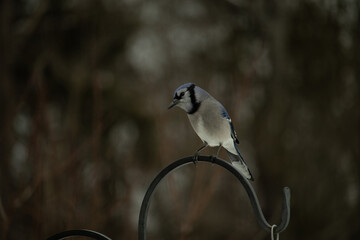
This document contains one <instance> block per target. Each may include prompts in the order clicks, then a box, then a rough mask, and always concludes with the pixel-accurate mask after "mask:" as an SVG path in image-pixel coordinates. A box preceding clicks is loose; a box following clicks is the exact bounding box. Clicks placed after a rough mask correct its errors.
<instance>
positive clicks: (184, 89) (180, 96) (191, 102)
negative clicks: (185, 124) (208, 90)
mask: <svg viewBox="0 0 360 240" xmlns="http://www.w3.org/2000/svg"><path fill="white" fill-rule="evenodd" d="M199 89H200V88H199V87H197V86H196V85H195V84H194V83H185V84H183V85H181V86H180V87H178V88H177V89H176V90H175V93H174V97H173V101H172V102H171V104H170V105H169V107H168V109H170V108H172V107H174V106H177V107H179V108H181V109H183V110H184V111H185V112H187V113H188V114H192V113H195V112H196V111H197V110H198V108H199V107H200V103H201V101H199V96H198V95H199V94H198V92H199Z"/></svg>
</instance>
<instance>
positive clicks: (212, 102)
mask: <svg viewBox="0 0 360 240" xmlns="http://www.w3.org/2000/svg"><path fill="white" fill-rule="evenodd" d="M175 106H176V107H179V108H181V109H183V110H184V111H185V112H186V113H187V116H188V118H189V121H190V123H191V126H192V127H193V129H194V131H195V132H196V134H197V135H198V136H199V137H200V139H201V140H202V141H203V143H204V145H203V146H202V147H201V148H199V149H198V150H197V151H196V152H195V154H194V159H195V160H194V163H196V161H197V159H198V154H199V152H200V151H202V150H203V149H205V148H206V147H208V146H209V147H218V149H217V152H216V156H215V157H217V156H218V154H219V151H220V149H221V148H222V147H223V148H225V150H226V152H227V154H228V157H229V159H230V161H231V163H232V165H233V166H234V167H235V169H236V170H237V171H238V172H240V173H241V174H242V176H244V177H245V178H246V179H248V180H251V181H254V178H253V176H252V174H251V172H250V169H249V168H248V166H247V164H246V162H245V160H244V158H243V156H242V155H241V153H240V151H239V149H238V148H237V146H236V144H239V140H238V138H237V135H236V132H235V130H234V126H233V124H232V122H231V118H230V116H229V114H228V113H227V111H226V109H225V108H224V106H223V105H222V104H221V103H220V102H219V101H217V100H216V99H215V98H214V97H212V96H211V95H210V94H209V93H208V92H206V91H205V90H204V89H202V88H200V87H199V86H197V85H195V84H194V83H185V84H183V85H181V86H180V87H178V88H177V89H176V90H175V92H174V96H173V101H172V102H171V104H170V105H169V107H168V109H171V108H173V107H175Z"/></svg>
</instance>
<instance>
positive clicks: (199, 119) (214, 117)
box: [188, 101, 233, 147]
mask: <svg viewBox="0 0 360 240" xmlns="http://www.w3.org/2000/svg"><path fill="white" fill-rule="evenodd" d="M188 117H189V120H190V123H191V125H192V127H193V128H194V130H195V132H196V134H197V135H198V136H199V137H200V139H201V140H202V141H205V142H207V143H208V144H209V146H211V147H215V146H219V145H224V143H226V144H227V143H228V142H229V141H230V142H232V141H233V140H232V138H231V132H230V125H229V122H228V120H227V119H226V118H224V117H222V116H221V110H220V108H219V106H218V105H217V103H216V102H211V101H210V102H206V101H205V102H203V103H202V104H201V106H200V108H199V110H198V111H197V112H196V113H194V114H188Z"/></svg>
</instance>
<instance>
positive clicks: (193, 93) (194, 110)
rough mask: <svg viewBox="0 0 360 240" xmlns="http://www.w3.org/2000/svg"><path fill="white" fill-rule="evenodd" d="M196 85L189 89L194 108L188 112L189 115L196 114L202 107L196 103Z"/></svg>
mask: <svg viewBox="0 0 360 240" xmlns="http://www.w3.org/2000/svg"><path fill="white" fill-rule="evenodd" d="M194 89H195V84H191V85H190V87H188V89H187V90H188V91H189V93H190V99H191V103H192V108H191V110H190V111H188V112H187V113H188V114H193V113H195V112H196V111H197V110H198V109H199V107H200V103H199V102H197V101H196V96H195V90H194Z"/></svg>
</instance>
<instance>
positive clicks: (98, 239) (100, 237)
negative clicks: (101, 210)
mask: <svg viewBox="0 0 360 240" xmlns="http://www.w3.org/2000/svg"><path fill="white" fill-rule="evenodd" d="M75 236H82V237H89V238H92V239H95V240H111V239H110V238H108V237H107V236H105V235H104V234H101V233H98V232H95V231H92V230H86V229H79V230H68V231H64V232H61V233H57V234H55V235H53V236H51V237H49V238H47V240H60V239H65V238H68V237H75Z"/></svg>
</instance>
